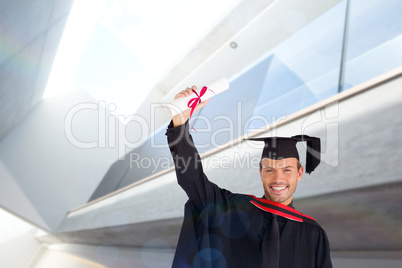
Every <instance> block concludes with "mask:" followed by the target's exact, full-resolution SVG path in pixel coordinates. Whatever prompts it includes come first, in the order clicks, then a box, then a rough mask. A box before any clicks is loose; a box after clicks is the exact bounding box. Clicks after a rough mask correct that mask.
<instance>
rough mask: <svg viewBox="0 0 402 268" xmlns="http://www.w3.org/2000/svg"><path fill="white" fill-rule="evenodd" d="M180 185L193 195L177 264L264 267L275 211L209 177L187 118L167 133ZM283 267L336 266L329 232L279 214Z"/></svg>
mask: <svg viewBox="0 0 402 268" xmlns="http://www.w3.org/2000/svg"><path fill="white" fill-rule="evenodd" d="M166 135H167V136H168V143H169V147H170V150H171V153H172V156H173V159H174V162H175V167H176V175H177V180H178V183H179V185H180V186H181V187H182V188H183V190H184V191H185V192H186V194H187V195H188V197H189V200H188V201H187V203H186V204H185V211H184V221H183V225H182V229H181V233H180V237H179V241H178V245H177V249H176V253H175V257H174V260H173V265H172V267H180V268H182V267H236V268H237V267H253V268H259V267H261V256H262V253H261V241H262V237H263V235H264V232H265V231H266V230H268V229H269V228H270V220H269V219H270V218H271V215H272V214H271V213H269V212H266V211H263V210H261V209H259V208H257V207H256V206H255V205H253V204H252V203H251V202H250V201H252V200H253V197H252V196H249V195H244V194H235V193H232V192H230V191H228V190H225V189H222V188H220V187H218V186H217V185H216V184H214V183H212V182H210V181H209V180H208V179H207V177H206V176H205V174H204V172H203V169H202V166H201V161H200V157H199V155H198V152H197V150H196V148H195V146H194V143H193V140H192V137H191V136H190V134H189V131H188V122H187V123H186V124H184V125H182V126H180V127H175V128H173V127H172V123H171V124H170V125H169V128H168V130H167V132H166ZM278 221H279V226H280V257H279V263H280V267H281V268H282V267H303V268H313V267H318V268H327V267H332V264H331V259H330V248H329V243H328V239H327V235H326V234H325V231H324V230H323V229H322V228H321V227H320V226H319V225H318V224H317V223H316V222H315V221H313V220H310V219H308V218H305V221H303V222H298V221H293V220H289V219H287V218H284V217H281V216H278Z"/></svg>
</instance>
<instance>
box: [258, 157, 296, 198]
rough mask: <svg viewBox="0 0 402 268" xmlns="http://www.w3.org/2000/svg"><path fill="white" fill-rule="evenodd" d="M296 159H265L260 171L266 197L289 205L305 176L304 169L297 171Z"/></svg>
mask: <svg viewBox="0 0 402 268" xmlns="http://www.w3.org/2000/svg"><path fill="white" fill-rule="evenodd" d="M297 162H298V161H297V159H296V158H285V159H281V160H273V159H269V158H263V159H262V161H261V164H262V169H260V175H261V181H262V185H263V187H264V192H265V197H266V198H267V199H269V200H272V201H274V202H279V203H282V204H284V205H289V204H290V202H292V196H293V194H294V192H295V191H296V186H297V183H298V182H299V181H300V180H301V178H302V175H303V167H301V168H300V169H299V170H298V169H297Z"/></svg>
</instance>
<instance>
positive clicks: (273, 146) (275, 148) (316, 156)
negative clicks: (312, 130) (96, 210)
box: [247, 135, 321, 174]
mask: <svg viewBox="0 0 402 268" xmlns="http://www.w3.org/2000/svg"><path fill="white" fill-rule="evenodd" d="M247 140H252V141H263V142H265V146H264V149H263V151H262V155H261V159H262V158H270V159H274V160H277V159H283V158H289V157H294V158H296V159H297V160H299V153H298V152H297V148H296V143H297V142H300V141H306V142H307V150H306V151H307V152H306V153H307V156H306V173H308V174H310V173H311V172H313V171H314V169H315V168H316V167H317V166H318V165H319V164H320V161H321V143H320V139H319V138H316V137H310V136H307V135H296V136H292V137H290V138H287V137H270V138H255V139H247Z"/></svg>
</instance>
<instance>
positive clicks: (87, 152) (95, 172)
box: [0, 91, 118, 230]
mask: <svg viewBox="0 0 402 268" xmlns="http://www.w3.org/2000/svg"><path fill="white" fill-rule="evenodd" d="M77 105H78V106H77ZM74 109H76V110H75V111H74ZM73 112H74V113H73ZM69 116H70V119H71V120H69ZM108 116H109V113H107V112H106V111H105V110H103V109H102V107H100V106H99V105H98V102H95V101H94V100H93V99H92V98H91V97H90V96H88V95H86V94H85V93H83V92H80V91H76V92H74V93H72V94H70V95H65V96H61V97H58V98H53V99H46V100H43V101H42V102H41V103H40V104H39V105H38V106H37V107H36V108H35V109H34V110H33V111H31V113H30V114H29V115H28V116H27V117H25V119H24V120H23V121H22V122H20V123H19V124H18V125H17V126H16V127H15V128H14V129H13V130H12V131H11V132H10V133H9V134H8V135H7V136H6V137H5V138H4V139H3V140H2V141H1V142H0V176H1V178H2V180H0V189H1V190H0V193H1V195H0V206H3V207H5V208H7V209H8V210H12V211H13V212H14V213H15V214H17V215H20V216H21V217H24V218H26V219H27V220H28V221H30V222H32V223H34V224H36V225H37V226H40V227H41V228H43V229H48V230H49V229H50V230H54V229H55V228H56V227H57V226H58V225H59V224H60V222H61V221H62V220H63V219H64V217H65V215H66V213H67V211H68V210H70V209H72V208H74V207H77V206H79V205H82V204H84V203H86V202H87V200H88V199H89V197H90V196H91V195H92V193H93V191H94V190H95V188H96V187H97V185H98V184H99V182H100V181H101V180H102V178H103V176H104V174H105V173H106V171H107V170H108V169H109V167H110V165H111V164H112V163H113V162H115V161H116V160H117V158H118V153H117V151H118V149H117V148H108V147H107V146H103V147H104V148H101V147H102V145H101V143H102V142H103V140H105V139H107V136H105V129H104V127H103V125H104V124H105V119H104V117H108ZM66 121H67V124H66V125H65V122H66ZM68 121H71V122H68ZM70 129H71V133H70V134H71V135H70V136H69V130H70ZM72 135H73V136H72ZM89 142H95V144H94V145H93V146H94V147H95V148H83V147H85V146H87V147H88V145H89ZM7 193H8V194H7Z"/></svg>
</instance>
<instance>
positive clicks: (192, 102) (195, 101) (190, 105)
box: [187, 87, 215, 131]
mask: <svg viewBox="0 0 402 268" xmlns="http://www.w3.org/2000/svg"><path fill="white" fill-rule="evenodd" d="M207 90H209V91H211V92H212V93H214V94H215V92H213V91H212V90H211V89H208V88H207V87H203V88H202V89H201V91H200V95H198V93H197V91H195V90H194V89H193V92H194V94H195V95H197V97H196V98H192V99H191V100H190V101H189V102H188V103H187V107H188V108H191V112H190V120H191V116H192V115H193V112H194V109H195V107H197V105H198V104H200V103H201V97H202V96H203V95H204V94H205V92H207ZM192 128H193V129H194V131H197V130H195V128H194V127H192Z"/></svg>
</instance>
